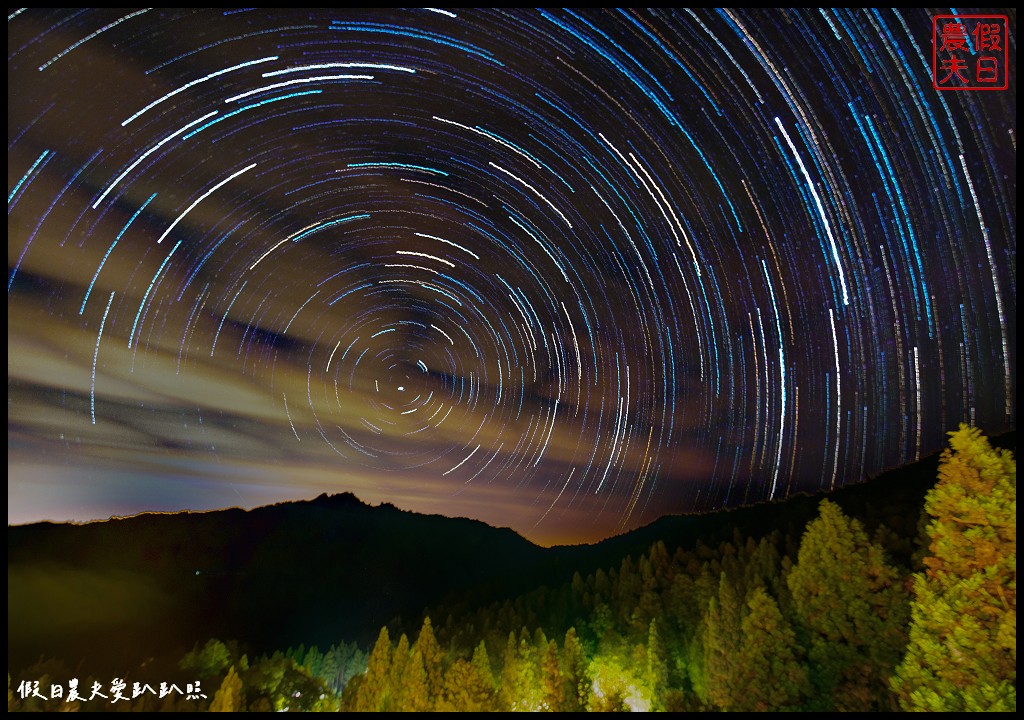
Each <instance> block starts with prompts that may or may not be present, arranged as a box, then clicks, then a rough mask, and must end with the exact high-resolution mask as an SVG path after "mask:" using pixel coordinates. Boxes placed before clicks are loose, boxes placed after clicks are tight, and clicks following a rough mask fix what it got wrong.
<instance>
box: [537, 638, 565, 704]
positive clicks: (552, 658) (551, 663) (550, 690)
mask: <svg viewBox="0 0 1024 720" xmlns="http://www.w3.org/2000/svg"><path fill="white" fill-rule="evenodd" d="M541 683H542V685H543V695H542V697H543V703H544V704H543V707H544V709H545V710H548V711H549V712H562V710H563V709H564V708H563V707H562V701H563V692H562V669H561V667H560V665H559V662H558V643H556V642H555V641H554V640H550V641H548V645H547V648H545V650H544V654H543V658H542V660H541Z"/></svg>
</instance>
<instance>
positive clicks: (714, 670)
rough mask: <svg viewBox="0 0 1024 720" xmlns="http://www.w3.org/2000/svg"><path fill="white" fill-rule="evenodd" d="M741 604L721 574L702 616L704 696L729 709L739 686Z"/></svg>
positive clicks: (720, 706) (731, 586) (723, 574)
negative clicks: (737, 674)
mask: <svg viewBox="0 0 1024 720" xmlns="http://www.w3.org/2000/svg"><path fill="white" fill-rule="evenodd" d="M741 616H742V606H741V605H740V600H739V598H737V596H736V590H735V588H734V587H733V585H732V583H731V582H729V579H728V578H727V577H726V576H725V573H722V574H721V575H720V577H719V583H718V595H717V597H712V598H711V600H710V601H709V602H708V611H707V614H706V615H705V618H704V635H703V647H704V673H705V680H706V687H707V694H708V699H709V700H710V701H711V702H712V703H714V704H715V705H717V706H718V707H719V708H720V709H722V710H726V711H728V710H731V709H732V704H733V700H734V698H735V697H736V695H737V694H738V693H739V691H740V688H738V687H737V685H736V680H735V672H736V656H737V655H738V654H739V650H740V641H741V634H740V632H741V629H740V621H741Z"/></svg>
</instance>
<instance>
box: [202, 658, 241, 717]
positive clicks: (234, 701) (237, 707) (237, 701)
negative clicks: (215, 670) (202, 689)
mask: <svg viewBox="0 0 1024 720" xmlns="http://www.w3.org/2000/svg"><path fill="white" fill-rule="evenodd" d="M244 709H245V703H244V701H243V695H242V679H241V678H240V677H238V673H237V672H235V666H234V665H232V666H231V667H230V668H228V674H227V675H226V676H224V680H223V682H221V684H220V688H218V689H217V692H216V693H214V695H213V700H212V701H211V702H210V712H240V711H242V710H244Z"/></svg>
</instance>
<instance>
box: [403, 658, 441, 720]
mask: <svg viewBox="0 0 1024 720" xmlns="http://www.w3.org/2000/svg"><path fill="white" fill-rule="evenodd" d="M433 707H434V702H433V699H432V698H431V697H430V691H429V689H428V687H427V671H426V670H425V669H424V667H423V656H422V655H420V653H419V651H418V650H412V651H411V653H410V655H409V661H408V662H407V663H406V665H405V677H404V678H403V681H402V693H401V702H400V704H397V705H396V707H395V709H396V710H397V711H399V712H428V711H430V710H432V709H433Z"/></svg>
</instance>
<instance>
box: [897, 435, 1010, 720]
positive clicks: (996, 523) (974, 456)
mask: <svg viewBox="0 0 1024 720" xmlns="http://www.w3.org/2000/svg"><path fill="white" fill-rule="evenodd" d="M925 511H926V512H927V514H928V515H929V516H930V517H931V518H932V520H931V522H930V523H929V525H928V536H929V538H930V548H929V552H930V555H929V556H928V557H926V558H925V560H924V564H925V571H924V572H923V573H919V574H918V575H916V576H915V578H914V602H913V605H912V618H911V625H910V641H909V644H908V647H907V653H906V656H905V657H904V659H903V662H902V663H901V664H900V666H899V667H898V668H897V670H896V674H895V675H894V677H893V680H892V686H893V689H894V690H895V691H896V692H897V694H898V696H899V701H900V705H901V706H902V707H903V709H904V710H927V711H945V712H951V711H958V712H965V711H966V712H971V711H979V710H999V711H1014V710H1016V707H1017V692H1016V684H1017V671H1016V665H1017V550H1016V547H1017V463H1016V460H1015V459H1014V458H1013V454H1012V453H1010V452H1009V451H1007V450H994V449H993V448H992V447H991V445H990V444H989V442H988V440H987V439H986V438H985V437H983V436H982V434H981V431H980V430H978V429H976V428H970V427H968V426H966V425H961V426H960V428H959V430H957V431H954V432H951V433H950V443H949V447H948V448H947V449H946V450H945V451H943V453H942V457H941V459H940V464H939V479H938V482H937V483H936V485H935V487H934V488H933V489H932V490H930V491H929V492H928V495H927V496H926V498H925Z"/></svg>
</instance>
